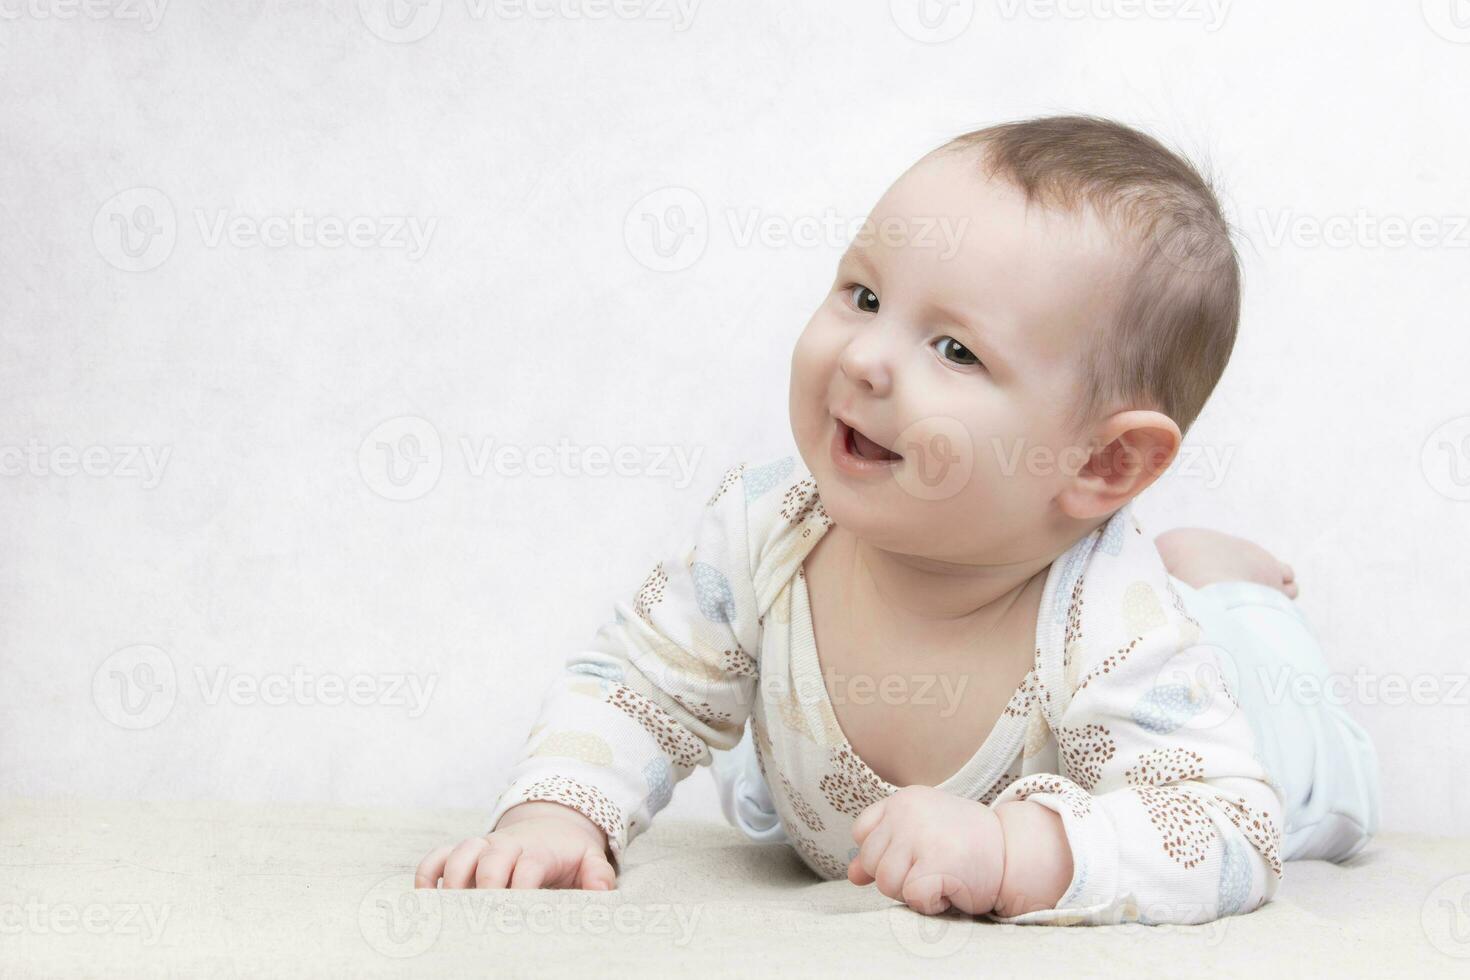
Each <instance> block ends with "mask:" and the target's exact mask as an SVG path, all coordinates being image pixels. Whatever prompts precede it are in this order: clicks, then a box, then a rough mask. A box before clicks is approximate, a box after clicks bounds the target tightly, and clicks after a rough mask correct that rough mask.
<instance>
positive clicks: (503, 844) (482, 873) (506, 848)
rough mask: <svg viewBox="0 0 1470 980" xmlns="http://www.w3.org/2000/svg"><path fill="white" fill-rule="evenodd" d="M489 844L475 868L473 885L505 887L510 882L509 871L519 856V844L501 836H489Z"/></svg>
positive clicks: (478, 886)
mask: <svg viewBox="0 0 1470 980" xmlns="http://www.w3.org/2000/svg"><path fill="white" fill-rule="evenodd" d="M489 844H490V847H489V849H488V850H486V851H485V853H483V854H481V855H480V864H479V866H478V867H477V868H476V869H475V887H476V888H506V887H508V886H509V884H510V872H511V869H512V868H514V867H515V866H516V858H518V857H520V856H521V845H520V844H517V843H516V842H515V841H513V840H506V839H505V838H503V837H491V838H489Z"/></svg>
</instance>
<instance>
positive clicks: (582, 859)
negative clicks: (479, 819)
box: [413, 800, 617, 891]
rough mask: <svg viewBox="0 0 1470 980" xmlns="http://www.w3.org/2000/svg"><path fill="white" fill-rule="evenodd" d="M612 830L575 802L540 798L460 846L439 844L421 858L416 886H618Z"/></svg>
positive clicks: (523, 805) (520, 804)
mask: <svg viewBox="0 0 1470 980" xmlns="http://www.w3.org/2000/svg"><path fill="white" fill-rule="evenodd" d="M606 850H607V835H606V834H604V833H603V832H602V829H601V828H600V827H598V826H597V825H596V824H594V823H593V822H592V821H591V820H588V819H587V818H586V817H584V816H583V815H582V814H580V813H578V812H577V811H576V810H573V809H572V808H571V807H566V806H562V805H561V804H560V803H552V802H550V801H549V800H535V801H532V802H529V803H519V804H517V805H515V806H513V807H511V808H510V809H509V810H506V811H505V813H504V814H502V815H501V817H500V820H499V822H497V823H496V825H495V829H494V830H493V831H491V832H490V833H488V834H486V835H485V836H484V837H471V838H470V839H469V840H466V841H463V842H461V843H460V844H459V845H458V846H455V845H451V844H446V845H444V846H443V847H439V848H436V849H435V850H433V851H431V852H430V853H429V856H428V857H426V858H424V859H423V861H421V862H420V863H419V867H418V872H417V874H415V875H414V882H413V884H414V887H415V888H433V887H435V885H436V884H438V882H439V879H440V877H441V876H442V877H443V879H444V887H445V888H582V889H588V890H593V891H596V890H607V889H611V888H613V887H615V882H616V881H617V873H616V872H614V871H613V867H612V864H611V863H610V862H609V861H608V859H607V853H606Z"/></svg>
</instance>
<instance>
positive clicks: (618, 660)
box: [489, 464, 761, 870]
mask: <svg viewBox="0 0 1470 980" xmlns="http://www.w3.org/2000/svg"><path fill="white" fill-rule="evenodd" d="M744 476H745V467H744V464H741V465H739V466H735V467H733V468H732V469H730V470H729V471H728V472H727V473H726V474H725V476H724V479H723V480H722V481H721V482H720V485H719V487H718V488H717V489H716V490H715V491H714V494H713V495H712V496H711V497H710V498H709V500H708V501H707V502H706V503H705V506H704V508H703V510H702V512H701V515H700V518H699V521H698V524H697V527H696V529H695V532H694V535H693V542H692V545H691V547H689V549H688V550H687V551H686V552H685V553H684V555H683V556H682V557H673V558H668V559H665V560H663V561H660V562H658V564H656V565H655V566H654V567H653V570H652V571H651V572H650V573H649V574H648V576H647V578H646V579H645V580H644V582H643V584H642V586H641V587H640V588H639V589H638V590H637V591H636V593H635V594H633V595H631V596H630V598H629V601H620V602H617V603H615V604H614V618H613V620H612V621H611V622H608V623H606V624H605V625H604V626H603V627H602V628H601V629H600V630H599V631H598V632H597V634H596V637H595V639H594V641H593V642H592V643H591V644H590V647H589V649H586V650H582V651H578V652H576V653H573V654H572V655H570V656H569V657H567V659H566V661H565V668H564V670H563V671H562V672H561V673H560V674H559V675H558V676H557V678H556V680H555V681H554V682H553V683H552V685H551V686H550V689H549V690H548V691H547V692H546V693H545V695H544V696H543V698H542V702H541V707H540V712H539V715H538V717H537V720H536V723H535V725H534V726H533V727H532V729H531V734H530V736H529V738H528V739H527V742H526V745H525V748H524V750H523V752H522V755H521V759H520V761H519V762H518V763H517V764H516V765H515V766H514V767H513V768H512V770H511V772H510V775H509V786H508V787H507V788H506V790H505V791H504V792H503V793H502V794H501V796H500V797H499V799H498V800H497V801H496V804H495V808H494V810H493V811H492V812H491V815H490V824H489V825H490V827H492V828H493V827H494V826H495V824H496V822H497V821H498V820H499V819H500V817H501V815H502V814H504V813H505V811H506V810H508V809H510V808H511V807H512V806H515V805H516V804H518V803H522V802H526V801H528V800H551V801H554V802H557V803H562V804H565V805H567V806H570V807H572V808H573V809H575V810H578V811H580V812H581V813H583V814H585V815H586V816H587V817H588V818H589V819H590V820H592V822H593V823H595V824H597V825H598V826H599V827H601V828H602V829H603V831H605V832H606V834H607V839H608V845H609V850H610V851H611V853H612V860H613V864H614V867H615V868H617V869H619V870H620V860H621V857H622V852H623V849H624V848H625V847H627V846H628V844H629V843H631V842H632V840H633V839H634V838H635V837H637V836H638V835H639V834H640V833H642V832H643V831H645V830H647V829H648V825H649V823H650V822H651V821H652V820H653V817H654V814H656V813H658V811H659V810H661V809H663V808H664V807H665V806H667V805H668V803H669V800H670V798H671V796H672V794H673V788H674V785H675V784H676V783H678V782H679V781H680V780H682V779H683V778H684V777H685V776H687V775H689V774H690V773H691V772H693V771H694V769H695V767H696V766H701V765H707V764H709V762H710V761H711V755H710V751H709V750H710V749H711V748H715V749H730V748H733V747H734V746H735V745H736V743H738V742H739V741H740V737H741V734H742V731H743V728H744V725H745V720H746V718H747V716H748V715H749V714H750V712H751V709H752V706H753V705H752V699H753V698H754V696H755V689H756V662H755V659H754V656H753V653H754V652H757V651H759V648H760V626H761V624H760V621H759V618H758V610H757V608H756V606H757V600H756V595H755V589H754V585H753V575H752V561H751V546H750V541H749V533H748V528H747V512H746V494H745V487H744V486H743V478H744Z"/></svg>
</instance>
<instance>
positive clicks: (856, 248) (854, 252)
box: [838, 243, 878, 276]
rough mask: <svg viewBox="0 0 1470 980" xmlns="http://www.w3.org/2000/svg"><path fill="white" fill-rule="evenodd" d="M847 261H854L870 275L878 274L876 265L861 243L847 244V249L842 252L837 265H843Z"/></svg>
mask: <svg viewBox="0 0 1470 980" xmlns="http://www.w3.org/2000/svg"><path fill="white" fill-rule="evenodd" d="M847 262H854V263H856V264H857V265H860V266H862V267H863V268H864V269H867V270H868V272H869V273H870V274H872V275H875V276H876V275H877V274H878V266H877V265H875V264H874V262H873V260H872V258H871V257H869V255H868V252H867V249H865V248H864V247H863V246H862V245H861V244H858V243H853V244H852V245H851V246H849V247H848V249H847V251H846V252H843V253H842V260H841V261H840V262H839V263H838V265H843V264H846V263H847Z"/></svg>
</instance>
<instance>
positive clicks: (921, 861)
mask: <svg viewBox="0 0 1470 980" xmlns="http://www.w3.org/2000/svg"><path fill="white" fill-rule="evenodd" d="M852 838H853V840H854V841H856V842H857V843H858V844H859V845H861V846H860V847H859V849H858V853H857V856H856V857H854V858H853V859H852V863H851V864H849V865H848V866H847V880H848V881H851V882H852V883H853V884H854V885H866V884H869V883H871V882H873V881H876V882H877V883H878V891H880V892H882V893H883V894H884V895H887V896H888V897H889V898H892V899H896V900H897V901H900V902H903V903H904V904H905V905H907V906H909V907H910V908H911V909H913V910H914V911H915V912H921V913H923V914H925V915H934V914H937V913H939V912H943V911H945V910H946V909H948V908H949V907H950V906H954V907H955V908H957V909H959V910H960V911H962V912H967V913H969V914H971V915H983V914H984V913H986V912H989V911H991V910H992V909H993V908H994V907H995V903H996V901H997V898H998V897H999V893H1000V883H1001V874H1002V872H1003V871H1004V870H1005V836H1004V834H1003V833H1002V832H1001V826H1000V820H999V818H998V817H997V816H996V813H995V811H994V810H992V809H991V808H990V807H988V806H985V805H983V804H981V803H977V802H976V801H974V800H966V799H963V798H961V797H958V796H955V795H954V794H952V793H946V792H944V791H943V790H937V789H935V788H933V787H932V786H905V787H903V788H902V789H900V790H899V791H898V792H896V793H894V794H893V795H892V796H890V797H888V798H887V799H886V800H880V801H878V802H877V803H874V804H873V805H872V806H870V807H868V808H867V809H866V810H864V811H863V812H862V813H860V814H858V818H857V822H855V823H854V824H853V825H852Z"/></svg>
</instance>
